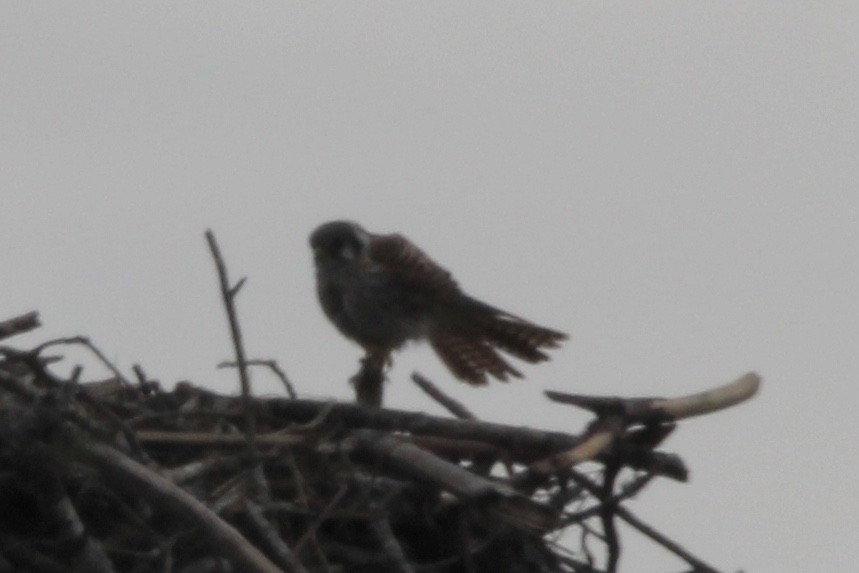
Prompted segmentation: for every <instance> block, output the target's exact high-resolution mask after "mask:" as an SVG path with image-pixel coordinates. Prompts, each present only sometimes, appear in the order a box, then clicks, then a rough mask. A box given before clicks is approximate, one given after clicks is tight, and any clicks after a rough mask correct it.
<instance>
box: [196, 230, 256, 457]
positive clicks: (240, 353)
mask: <svg viewBox="0 0 859 573" xmlns="http://www.w3.org/2000/svg"><path fill="white" fill-rule="evenodd" d="M206 241H207V242H208V243H209V250H211V251H212V258H213V259H214V260H215V267H216V268H217V271H218V280H219V283H220V287H221V298H222V299H223V302H224V309H225V310H226V312H227V319H228V320H229V323H230V334H231V336H232V339H233V347H234V349H235V354H236V363H237V364H238V368H239V381H240V382H241V386H242V402H243V403H244V412H245V424H246V428H245V433H246V434H247V438H248V448H249V450H250V451H251V452H252V453H253V452H255V449H256V448H255V447H254V438H255V436H256V416H255V415H254V408H253V404H252V403H251V399H252V396H251V383H250V375H249V374H248V365H247V359H246V357H245V349H244V345H243V343H242V331H241V328H240V327H239V319H238V316H237V315H236V308H235V297H236V295H237V294H238V291H239V289H240V288H241V287H242V285H243V284H244V279H241V280H240V281H239V282H238V283H236V285H235V286H232V287H231V286H230V281H229V278H228V277H227V267H226V265H225V264H224V259H223V257H222V256H221V251H220V249H219V248H218V243H217V241H216V240H215V234H214V233H212V230H211V229H207V230H206Z"/></svg>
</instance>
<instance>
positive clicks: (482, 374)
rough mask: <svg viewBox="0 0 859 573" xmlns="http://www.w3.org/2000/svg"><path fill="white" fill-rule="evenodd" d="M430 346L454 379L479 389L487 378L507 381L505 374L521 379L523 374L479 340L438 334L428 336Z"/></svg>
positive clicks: (465, 336) (450, 333) (446, 333)
mask: <svg viewBox="0 0 859 573" xmlns="http://www.w3.org/2000/svg"><path fill="white" fill-rule="evenodd" d="M429 342H430V345H431V346H432V348H433V350H435V352H436V354H438V356H439V358H441V360H442V362H444V364H445V365H446V366H447V367H448V369H449V370H450V371H451V372H453V374H454V376H456V377H457V378H459V379H460V380H463V381H464V382H468V383H469V384H473V385H475V386H480V385H483V384H486V382H487V380H486V375H487V374H490V375H491V376H493V377H495V378H497V379H498V380H502V381H506V380H507V377H508V375H509V376H514V377H516V378H521V377H522V374H521V373H520V372H519V371H518V370H516V369H515V368H513V367H512V366H510V364H508V363H507V361H506V360H504V359H503V358H502V357H501V356H500V355H499V354H498V352H496V351H495V349H493V348H492V346H490V345H489V344H488V343H486V342H484V341H483V340H481V339H480V338H475V337H471V336H468V335H460V334H456V333H452V332H437V333H433V334H432V335H430V337H429Z"/></svg>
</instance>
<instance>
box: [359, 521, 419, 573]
mask: <svg viewBox="0 0 859 573" xmlns="http://www.w3.org/2000/svg"><path fill="white" fill-rule="evenodd" d="M370 528H371V529H372V530H373V533H375V534H376V538H378V540H379V544H380V545H381V546H382V551H384V552H385V555H387V556H388V559H389V561H390V562H391V564H392V565H393V566H394V569H393V570H394V571H396V572H397V573H414V571H415V568H414V567H412V565H411V563H409V561H408V559H406V554H405V552H403V546H402V545H400V542H399V541H397V538H396V536H395V535H394V531H393V530H392V529H391V522H390V521H388V518H386V517H377V518H375V519H371V520H370Z"/></svg>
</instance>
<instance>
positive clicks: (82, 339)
mask: <svg viewBox="0 0 859 573" xmlns="http://www.w3.org/2000/svg"><path fill="white" fill-rule="evenodd" d="M62 344H80V345H81V346H85V347H86V348H88V349H89V350H90V352H92V353H93V354H94V355H95V357H96V358H98V359H99V361H100V362H101V363H102V364H103V365H104V366H105V367H106V368H107V369H108V370H110V371H111V372H112V373H113V375H114V376H116V379H117V380H119V381H120V382H122V383H123V384H124V385H126V386H130V385H131V382H129V381H128V378H126V377H125V375H124V374H123V373H122V372H121V371H120V370H119V368H117V367H116V365H115V364H114V363H113V362H111V361H110V360H108V358H107V356H105V355H104V353H103V352H102V351H101V350H99V348H98V347H97V346H96V345H95V344H93V343H92V341H91V340H90V339H89V338H87V337H86V336H71V337H66V338H56V339H54V340H49V341H47V342H43V343H42V344H40V345H39V346H37V347H36V348H34V349H33V353H34V354H40V353H41V352H42V351H43V350H45V349H46V348H48V347H50V346H59V345H62Z"/></svg>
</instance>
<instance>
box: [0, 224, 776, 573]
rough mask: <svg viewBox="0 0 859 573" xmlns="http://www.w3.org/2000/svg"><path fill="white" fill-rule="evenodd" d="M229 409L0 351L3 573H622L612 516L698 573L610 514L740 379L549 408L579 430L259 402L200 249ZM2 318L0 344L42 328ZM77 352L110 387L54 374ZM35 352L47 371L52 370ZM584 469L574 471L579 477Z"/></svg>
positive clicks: (214, 401) (566, 399)
mask: <svg viewBox="0 0 859 573" xmlns="http://www.w3.org/2000/svg"><path fill="white" fill-rule="evenodd" d="M207 238H208V239H209V244H210V247H211V248H212V252H213V255H214V256H215V261H216V264H217V268H218V272H219V276H220V279H221V292H222V295H223V299H224V303H225V308H226V311H227V314H228V316H229V320H230V325H231V331H232V334H233V340H234V345H235V350H236V361H235V362H234V363H233V364H232V366H235V367H236V368H237V370H238V372H239V374H240V376H239V378H240V382H241V388H242V392H241V394H240V395H239V396H225V395H219V394H215V393H212V392H209V391H206V390H204V389H201V388H199V387H196V386H193V385H191V384H188V383H180V384H177V385H176V386H175V388H173V389H172V390H165V389H163V388H162V387H161V385H160V384H159V383H157V382H156V381H153V380H150V379H149V378H148V377H147V376H146V374H145V372H144V371H143V369H142V368H140V367H138V366H135V367H134V372H135V375H136V379H135V380H129V379H128V378H126V376H125V375H124V374H123V373H122V372H121V371H120V369H119V368H117V367H116V366H115V365H113V364H111V363H110V362H109V361H107V360H106V359H105V357H104V355H103V354H102V353H101V352H100V351H99V350H98V348H96V347H95V346H94V345H93V344H91V343H90V341H89V340H88V339H86V338H82V337H77V338H68V339H61V340H54V341H48V342H46V343H44V344H41V345H39V346H37V347H35V348H30V349H24V350H22V349H16V348H13V347H10V346H0V573H6V572H48V573H53V572H57V573H59V572H69V571H72V572H87V573H112V572H134V573H148V572H153V573H155V572H178V573H227V572H242V573H274V572H296V573H305V572H326V573H332V572H347V573H363V572H368V573H369V572H376V573H386V572H393V573H409V572H423V573H459V572H462V573H476V572H484V571H485V572H489V571H491V572H499V573H504V572H511V573H519V572H522V573H525V572H528V573H550V572H551V573H555V572H603V571H605V572H613V571H616V570H618V567H619V563H620V556H621V543H620V538H619V536H618V533H617V527H616V522H617V521H618V520H622V521H624V522H625V523H627V524H628V525H630V526H631V527H632V528H634V529H637V530H638V531H639V532H641V533H642V534H643V535H645V536H647V537H648V538H649V539H651V540H652V542H653V543H656V544H658V545H661V546H662V547H664V548H665V549H666V550H667V551H670V552H672V553H674V554H675V555H676V556H677V557H678V559H679V560H681V561H683V562H685V563H686V564H687V565H688V567H689V568H691V570H693V571H697V572H714V571H716V570H715V569H714V568H713V567H712V566H710V565H708V564H707V563H705V562H704V561H703V560H701V559H700V558H698V557H696V556H695V555H693V554H692V553H691V552H689V551H688V550H686V549H684V548H683V547H682V546H681V545H680V544H678V543H677V542H675V541H673V540H672V539H670V538H669V537H668V536H666V535H665V534H662V533H660V532H658V531H656V530H655V529H654V528H652V527H650V526H649V525H647V524H646V523H645V522H644V521H642V520H641V519H640V518H639V517H637V516H636V515H634V514H633V513H632V512H631V511H629V509H627V508H626V507H625V506H624V505H623V502H624V500H626V499H628V498H629V497H631V496H633V495H638V494H640V493H641V492H642V490H643V489H644V488H645V487H646V486H647V485H648V484H649V483H650V482H651V481H652V480H653V479H656V478H662V479H672V480H677V481H685V479H686V473H687V472H686V468H685V466H684V464H683V462H682V461H681V460H680V458H679V457H678V456H676V455H674V454H670V453H666V452H662V451H660V450H658V449H657V448H658V446H659V445H660V443H661V442H662V441H663V440H664V439H665V437H666V436H667V435H668V434H670V433H671V432H672V431H674V429H675V428H676V422H677V421H678V420H680V419H683V418H688V417H690V416H695V415H699V414H703V413H709V412H713V411H716V410H720V409H722V408H726V407H728V406H731V405H734V404H737V403H739V402H742V401H744V400H746V399H748V398H749V397H751V396H752V395H754V394H755V392H756V391H757V389H758V386H759V383H760V380H759V378H758V376H757V375H755V374H753V373H749V374H746V375H744V376H742V377H740V378H739V379H738V380H736V381H735V382H733V383H731V384H728V385H725V386H722V387H718V388H714V389H712V390H710V391H707V392H704V393H701V394H694V395H690V396H685V397H680V398H674V399H656V398H635V399H628V398H627V399H622V398H603V397H589V396H580V395H572V394H562V393H557V392H547V397H548V398H549V399H551V400H555V401H558V402H561V403H566V404H570V405H573V406H576V407H580V408H585V409H586V410H588V411H590V412H592V413H593V415H594V418H593V421H592V422H591V423H590V424H589V425H588V426H587V427H586V428H584V429H583V430H582V431H581V432H579V433H563V432H551V431H544V430H540V429H537V428H524V427H512V426H506V425H501V424H495V423H491V422H487V421H481V420H477V419H475V417H474V416H473V415H472V414H471V413H470V412H469V411H468V410H467V408H465V407H464V406H463V405H461V404H458V403H456V402H454V401H453V400H452V399H450V398H449V397H447V396H445V395H444V393H442V392H441V391H440V390H439V389H438V388H436V387H435V386H434V385H433V384H432V383H431V382H430V381H428V380H426V379H424V378H422V377H420V376H419V375H415V376H414V380H415V382H416V383H418V384H419V385H420V386H421V387H422V388H423V389H424V390H426V391H427V393H428V394H429V395H430V396H431V397H433V398H434V399H436V400H437V401H439V402H440V403H441V404H442V405H444V406H445V407H446V408H447V409H448V410H449V411H450V412H451V414H452V416H451V417H438V416H429V415H426V414H422V413H414V412H405V411H398V410H390V409H383V408H373V407H368V406H366V405H359V404H351V403H339V402H330V401H329V402H326V401H311V400H301V399H298V398H297V397H296V392H295V390H294V389H293V388H292V386H291V385H290V384H289V381H288V380H287V379H286V376H285V375H283V374H282V372H281V371H280V369H279V368H277V365H276V364H275V363H272V362H266V363H264V364H265V365H267V366H269V367H271V368H273V369H274V370H275V372H276V373H278V374H279V375H281V377H282V379H283V381H284V383H285V385H286V388H287V394H288V395H289V397H286V398H264V399H263V398H256V397H254V396H253V394H252V392H251V389H250V382H249V378H248V375H247V371H248V369H249V367H251V366H253V365H254V364H258V362H255V361H253V360H247V359H245V356H244V349H243V348H242V345H241V336H240V332H239V329H238V320H237V318H236V316H235V310H234V308H233V304H232V301H233V299H234V298H235V296H236V294H237V293H238V290H239V287H241V284H242V282H241V281H240V282H239V283H238V284H236V285H235V286H232V285H230V283H229V281H228V280H227V278H226V270H225V266H224V264H223V261H222V260H221V258H220V254H219V253H218V251H217V245H216V244H215V242H214V237H213V236H212V235H211V234H207ZM38 323H39V322H38V315H37V314H36V313H35V312H33V313H29V314H26V315H23V316H19V317H15V318H12V319H10V320H7V321H4V322H0V339H4V338H8V337H11V336H13V335H15V334H17V333H20V332H25V331H28V330H31V329H33V328H36V327H37V326H38ZM66 345H83V346H85V347H86V348H88V349H89V350H90V351H92V352H93V353H94V355H95V357H96V358H97V359H98V360H101V361H102V362H103V363H104V364H105V365H106V366H107V367H108V369H109V370H110V371H112V372H113V374H114V376H112V377H111V378H110V379H108V380H98V381H91V380H90V381H87V380H81V378H82V368H80V367H77V368H73V369H72V371H71V375H69V376H68V377H60V376H58V375H57V374H55V373H54V372H53V370H52V367H51V364H52V363H53V362H54V361H56V360H58V358H57V356H56V355H55V354H56V352H57V350H58V348H62V347H63V346H66ZM48 349H50V350H51V355H49V354H48V352H47V351H48ZM583 464H589V469H588V471H587V473H584V472H583V471H582V465H583Z"/></svg>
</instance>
